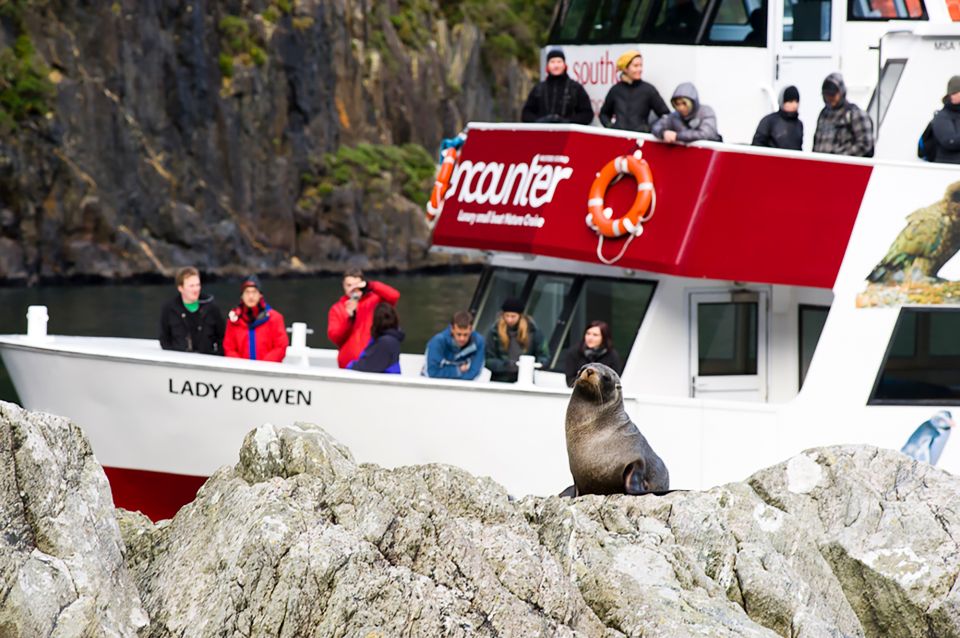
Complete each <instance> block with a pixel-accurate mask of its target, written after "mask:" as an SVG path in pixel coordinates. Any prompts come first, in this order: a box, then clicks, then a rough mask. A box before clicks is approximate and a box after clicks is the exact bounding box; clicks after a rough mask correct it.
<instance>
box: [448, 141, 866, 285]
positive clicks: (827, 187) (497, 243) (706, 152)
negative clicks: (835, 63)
mask: <svg viewBox="0 0 960 638" xmlns="http://www.w3.org/2000/svg"><path fill="white" fill-rule="evenodd" d="M637 150H638V148H637V142H636V140H634V139H628V138H625V137H617V136H611V135H605V134H603V133H602V132H597V133H593V132H590V131H589V129H586V128H581V127H562V128H561V129H558V130H531V129H524V128H523V127H522V126H518V127H517V128H516V129H513V130H508V129H483V128H477V129H470V131H469V133H468V136H467V141H466V143H465V144H464V147H463V151H462V153H461V155H460V158H459V162H458V165H457V168H456V170H455V171H454V175H453V179H452V181H451V187H450V189H449V191H448V193H447V195H446V200H445V203H444V206H443V212H442V214H441V216H440V219H439V221H438V222H437V226H436V228H435V229H434V234H433V243H434V244H436V245H439V246H450V247H461V248H477V249H483V250H493V251H506V252H517V253H530V254H535V255H545V256H552V257H561V258H567V259H574V260H578V261H584V262H591V263H598V262H599V260H598V257H597V244H598V239H599V235H598V234H597V232H596V231H595V230H593V229H591V228H590V227H589V226H588V224H587V223H586V217H587V202H588V194H589V192H590V187H591V185H592V184H593V181H594V180H595V179H596V177H597V173H598V172H599V171H600V169H601V168H603V166H604V165H605V164H607V162H609V161H610V160H612V159H614V158H615V157H618V156H622V155H628V154H633V153H634V152H635V151H637ZM639 150H640V151H641V153H642V156H643V158H644V159H646V160H647V162H648V163H649V166H650V169H651V172H652V174H653V183H654V188H655V191H656V197H655V202H656V205H655V211H654V215H653V217H652V218H651V219H650V220H649V221H647V222H646V223H645V224H644V225H643V232H642V233H641V234H639V235H638V236H636V237H634V238H633V240H632V242H631V243H630V245H629V246H627V248H626V251H625V252H624V254H623V256H622V258H621V259H620V260H619V261H618V262H617V265H618V266H622V267H625V268H634V269H638V270H647V271H652V272H658V273H666V274H673V275H681V276H687V277H703V278H709V279H723V280H731V281H745V282H759V283H778V284H793V285H803V286H818V287H822V288H830V287H832V286H833V283H834V280H835V278H836V275H837V271H838V270H839V268H840V262H841V260H842V259H843V254H844V251H845V250H846V246H847V240H848V239H849V237H850V232H851V230H852V228H853V223H854V221H855V219H856V217H857V213H858V211H859V209H860V201H861V199H862V197H863V193H864V190H865V189H866V186H867V182H868V181H869V179H870V173H871V170H872V167H871V166H864V165H854V164H845V163H837V162H831V161H824V160H820V159H807V158H803V157H799V158H792V157H791V158H785V157H772V156H766V155H755V154H751V153H742V152H737V151H736V150H727V149H723V150H718V149H712V148H691V147H686V146H681V145H673V144H664V143H660V142H650V141H648V142H646V143H645V144H644V145H643V146H642V148H640V149H639ZM636 193H637V184H636V182H635V181H634V180H633V178H632V177H630V176H629V175H627V176H625V177H624V178H623V179H621V180H620V181H619V182H618V183H616V184H615V185H614V186H613V187H611V188H610V189H609V190H608V191H607V196H606V200H605V203H604V206H607V207H610V208H612V209H613V216H614V217H619V216H620V215H623V213H624V212H626V211H627V210H628V209H629V208H630V205H631V204H632V202H633V199H634V197H635V195H636ZM628 238H629V235H624V236H623V237H620V238H617V239H609V238H608V239H604V242H603V254H604V256H605V257H606V258H608V259H609V258H613V257H615V256H616V255H617V253H619V252H620V251H621V249H622V248H623V247H624V245H625V244H624V242H626V241H627V240H628Z"/></svg>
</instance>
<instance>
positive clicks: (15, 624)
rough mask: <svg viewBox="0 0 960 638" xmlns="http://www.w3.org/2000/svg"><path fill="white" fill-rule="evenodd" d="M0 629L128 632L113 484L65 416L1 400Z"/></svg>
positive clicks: (129, 612)
mask: <svg viewBox="0 0 960 638" xmlns="http://www.w3.org/2000/svg"><path fill="white" fill-rule="evenodd" d="M0 528H2V529H3V535H2V537H0V635H2V636H9V637H11V638H14V637H23V638H28V637H30V638H32V637H34V636H58V637H67V636H134V635H136V634H137V632H138V631H139V630H141V629H142V628H143V627H145V626H146V625H147V620H148V619H147V615H146V613H145V612H144V610H143V607H142V605H141V602H140V597H139V595H138V593H137V589H136V587H135V585H134V582H133V580H132V578H131V577H130V573H129V572H128V571H127V569H126V568H125V566H124V556H123V554H124V545H123V541H122V540H121V538H120V528H119V526H118V525H117V520H116V518H115V517H114V512H113V501H112V499H111V496H110V487H109V485H108V483H107V478H106V475H104V473H103V469H102V468H101V467H100V465H99V464H98V463H97V461H96V459H95V458H94V456H93V452H92V450H91V449H90V445H89V443H88V442H87V440H86V438H85V437H84V435H83V433H82V432H81V431H80V429H79V428H78V427H77V426H76V425H74V424H73V423H71V422H70V421H68V420H66V419H63V418H60V417H55V416H51V415H47V414H43V413H39V412H33V413H28V412H25V411H23V410H21V409H20V408H18V407H17V406H15V405H12V404H10V403H3V402H0Z"/></svg>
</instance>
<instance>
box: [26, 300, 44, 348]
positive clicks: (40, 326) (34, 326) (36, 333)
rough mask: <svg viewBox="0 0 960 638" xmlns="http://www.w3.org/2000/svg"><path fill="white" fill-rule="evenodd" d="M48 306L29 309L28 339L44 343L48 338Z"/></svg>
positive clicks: (30, 307)
mask: <svg viewBox="0 0 960 638" xmlns="http://www.w3.org/2000/svg"><path fill="white" fill-rule="evenodd" d="M47 319H49V315H48V314H47V307H46V306H29V307H28V308H27V339H32V340H35V341H43V340H45V339H46V337H47Z"/></svg>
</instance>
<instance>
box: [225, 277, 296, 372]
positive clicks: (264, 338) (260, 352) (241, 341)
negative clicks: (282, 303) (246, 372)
mask: <svg viewBox="0 0 960 638" xmlns="http://www.w3.org/2000/svg"><path fill="white" fill-rule="evenodd" d="M289 343H290V340H289V339H288V338H287V328H286V326H285V325H284V322H283V315H281V314H280V313H279V312H277V311H276V310H274V309H273V308H271V307H270V306H269V305H268V304H267V302H266V301H265V300H264V298H263V293H262V292H261V290H260V279H259V278H258V277H257V276H256V275H250V276H249V277H247V278H246V279H244V280H243V283H242V284H240V305H239V306H237V307H236V308H234V309H233V310H231V311H230V314H228V315H227V333H226V334H225V335H224V337H223V354H225V355H226V356H228V357H238V358H240V359H256V360H258V361H278V362H279V361H283V357H284V356H286V354H287V345H288V344H289Z"/></svg>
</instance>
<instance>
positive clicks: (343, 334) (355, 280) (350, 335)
mask: <svg viewBox="0 0 960 638" xmlns="http://www.w3.org/2000/svg"><path fill="white" fill-rule="evenodd" d="M368 284H369V285H368ZM399 299H400V293H399V292H398V291H397V290H396V289H394V288H391V287H390V286H388V285H386V284H384V283H380V282H379V281H369V282H368V281H367V280H366V279H364V277H363V271H362V270H359V269H351V270H348V271H347V272H345V273H344V274H343V296H342V297H340V299H338V300H337V302H336V303H334V304H333V305H332V306H331V307H330V312H329V313H327V337H328V338H329V339H330V341H332V342H333V343H334V345H336V346H337V348H339V350H340V352H339V353H338V354H337V365H339V366H340V367H341V368H346V367H347V364H348V363H350V362H351V361H353V360H354V359H356V358H357V357H359V356H360V352H361V351H363V349H364V347H366V345H367V342H368V341H369V340H370V327H371V326H372V325H373V310H374V308H376V307H377V304H379V303H380V302H386V303H388V304H390V305H391V306H395V305H396V304H397V301H398V300H399Z"/></svg>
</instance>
